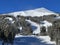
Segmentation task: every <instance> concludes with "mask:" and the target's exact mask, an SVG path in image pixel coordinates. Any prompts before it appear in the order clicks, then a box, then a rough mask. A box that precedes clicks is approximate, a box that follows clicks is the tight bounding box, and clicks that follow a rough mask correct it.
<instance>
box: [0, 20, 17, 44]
mask: <svg viewBox="0 0 60 45" xmlns="http://www.w3.org/2000/svg"><path fill="white" fill-rule="evenodd" d="M17 33H18V28H17V27H16V25H15V24H14V23H11V22H9V20H8V19H3V20H1V22H0V39H1V40H2V41H3V43H2V45H4V44H5V43H11V45H13V41H14V38H15V35H16V34H17Z"/></svg>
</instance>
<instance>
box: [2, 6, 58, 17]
mask: <svg viewBox="0 0 60 45" xmlns="http://www.w3.org/2000/svg"><path fill="white" fill-rule="evenodd" d="M7 14H8V15H14V16H17V15H21V16H32V17H34V16H38V17H39V16H43V15H50V14H56V15H58V14H57V13H55V12H53V11H50V10H48V9H46V8H43V7H42V8H37V9H33V10H26V11H17V12H12V13H7ZM3 15H6V14H3Z"/></svg>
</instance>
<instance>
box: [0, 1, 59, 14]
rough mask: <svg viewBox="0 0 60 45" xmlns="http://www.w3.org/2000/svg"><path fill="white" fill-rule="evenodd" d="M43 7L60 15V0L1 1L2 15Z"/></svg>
mask: <svg viewBox="0 0 60 45" xmlns="http://www.w3.org/2000/svg"><path fill="white" fill-rule="evenodd" d="M41 7H45V8H47V9H49V10H52V11H54V12H57V13H60V0H0V14H1V13H8V12H14V11H21V10H29V9H35V8H41Z"/></svg>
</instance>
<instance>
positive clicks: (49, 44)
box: [16, 35, 56, 45]
mask: <svg viewBox="0 0 60 45" xmlns="http://www.w3.org/2000/svg"><path fill="white" fill-rule="evenodd" d="M21 37H24V38H27V37H28V38H29V37H33V38H37V39H39V40H40V43H42V45H44V43H45V44H46V45H55V44H56V43H55V41H53V42H52V41H50V37H49V36H35V35H27V36H23V35H16V38H21ZM21 41H22V40H21ZM24 42H25V41H24ZM32 43H33V42H32ZM40 45H41V44H40Z"/></svg>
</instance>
